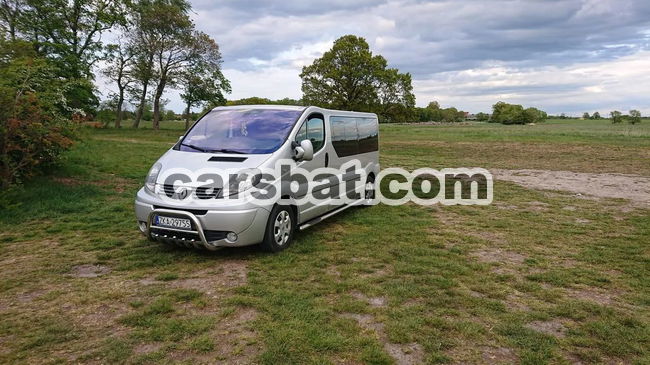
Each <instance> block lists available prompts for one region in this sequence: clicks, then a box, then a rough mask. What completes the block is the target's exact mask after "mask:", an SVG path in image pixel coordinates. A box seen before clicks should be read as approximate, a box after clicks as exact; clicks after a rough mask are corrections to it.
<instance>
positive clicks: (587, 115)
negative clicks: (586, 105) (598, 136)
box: [582, 112, 591, 119]
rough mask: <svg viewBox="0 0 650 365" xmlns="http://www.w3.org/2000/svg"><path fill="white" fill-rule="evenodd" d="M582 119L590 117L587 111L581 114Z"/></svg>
mask: <svg viewBox="0 0 650 365" xmlns="http://www.w3.org/2000/svg"><path fill="white" fill-rule="evenodd" d="M582 119H591V117H590V116H589V113H587V112H584V113H583V114H582Z"/></svg>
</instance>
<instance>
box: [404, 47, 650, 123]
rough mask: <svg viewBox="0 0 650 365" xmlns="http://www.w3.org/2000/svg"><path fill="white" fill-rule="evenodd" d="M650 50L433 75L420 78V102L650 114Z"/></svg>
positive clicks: (482, 108) (417, 89)
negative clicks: (578, 60)
mask: <svg viewBox="0 0 650 365" xmlns="http://www.w3.org/2000/svg"><path fill="white" fill-rule="evenodd" d="M647 70H650V51H640V52H637V53H635V54H633V55H630V56H624V57H621V58H619V59H617V60H613V61H601V62H583V63H574V64H572V65H568V66H561V67H558V66H545V67H540V68H528V69H526V68H515V67H508V66H487V67H484V68H475V69H469V70H463V71H450V72H445V73H440V74H436V75H432V77H431V79H419V80H415V81H414V89H415V93H416V96H417V99H418V104H420V105H426V104H427V103H428V102H429V101H430V100H439V101H440V102H441V104H443V105H454V106H458V107H460V108H462V109H465V110H469V111H472V112H478V111H489V110H490V108H491V106H492V104H494V103H495V102H496V101H499V100H502V101H506V102H513V103H520V104H524V105H529V106H537V107H541V108H542V109H545V110H548V111H549V112H551V113H560V112H567V113H572V114H576V115H577V114H580V113H582V112H584V111H589V112H592V111H596V110H598V111H599V112H600V113H601V114H603V113H606V112H609V111H610V110H614V109H617V110H621V111H628V110H630V109H639V110H641V111H642V112H643V113H644V114H646V115H647V114H650V103H649V102H648V98H647V95H648V94H649V93H650V73H649V72H648V71H647Z"/></svg>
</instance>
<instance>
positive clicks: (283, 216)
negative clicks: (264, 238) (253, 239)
mask: <svg viewBox="0 0 650 365" xmlns="http://www.w3.org/2000/svg"><path fill="white" fill-rule="evenodd" d="M290 235H291V216H290V215H289V212H287V211H286V210H283V211H280V213H278V215H277V216H275V221H274V222H273V238H274V239H275V243H277V244H278V245H280V246H282V245H284V244H285V243H287V241H289V236H290Z"/></svg>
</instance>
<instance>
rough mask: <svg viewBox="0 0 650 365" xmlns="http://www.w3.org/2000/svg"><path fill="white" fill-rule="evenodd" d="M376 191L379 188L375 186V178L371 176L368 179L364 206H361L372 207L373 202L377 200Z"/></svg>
mask: <svg viewBox="0 0 650 365" xmlns="http://www.w3.org/2000/svg"><path fill="white" fill-rule="evenodd" d="M376 189H377V186H376V185H375V177H374V176H372V175H370V176H368V179H366V185H365V188H364V191H363V200H364V201H363V204H362V205H361V206H362V207H371V206H373V205H374V204H372V201H373V200H375V194H376Z"/></svg>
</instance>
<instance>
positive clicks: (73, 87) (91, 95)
mask: <svg viewBox="0 0 650 365" xmlns="http://www.w3.org/2000/svg"><path fill="white" fill-rule="evenodd" d="M25 2H26V4H27V6H26V7H25V9H24V11H23V16H21V19H22V20H21V24H20V28H22V32H23V33H24V35H25V38H26V39H28V40H30V41H32V42H34V44H35V46H36V47H37V50H38V52H39V53H40V54H41V55H43V56H46V57H47V58H48V59H49V60H50V61H51V63H52V64H53V65H55V66H56V68H57V76H59V77H62V78H64V79H66V80H71V81H72V80H75V82H71V83H70V85H69V86H68V89H67V90H66V92H65V96H66V99H67V100H68V105H69V106H70V107H72V108H75V109H83V110H85V111H86V112H92V110H94V108H95V107H96V106H97V104H98V102H99V101H98V99H97V97H96V96H95V88H94V85H93V84H92V82H91V81H90V80H92V79H93V72H92V67H93V65H94V64H95V62H97V60H98V59H99V58H100V52H99V51H101V50H102V46H103V45H102V41H101V37H100V36H101V34H102V33H103V32H104V31H107V30H109V29H111V28H112V27H113V26H114V25H115V24H118V23H120V22H123V21H124V14H125V13H126V12H127V10H126V0H25Z"/></svg>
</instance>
